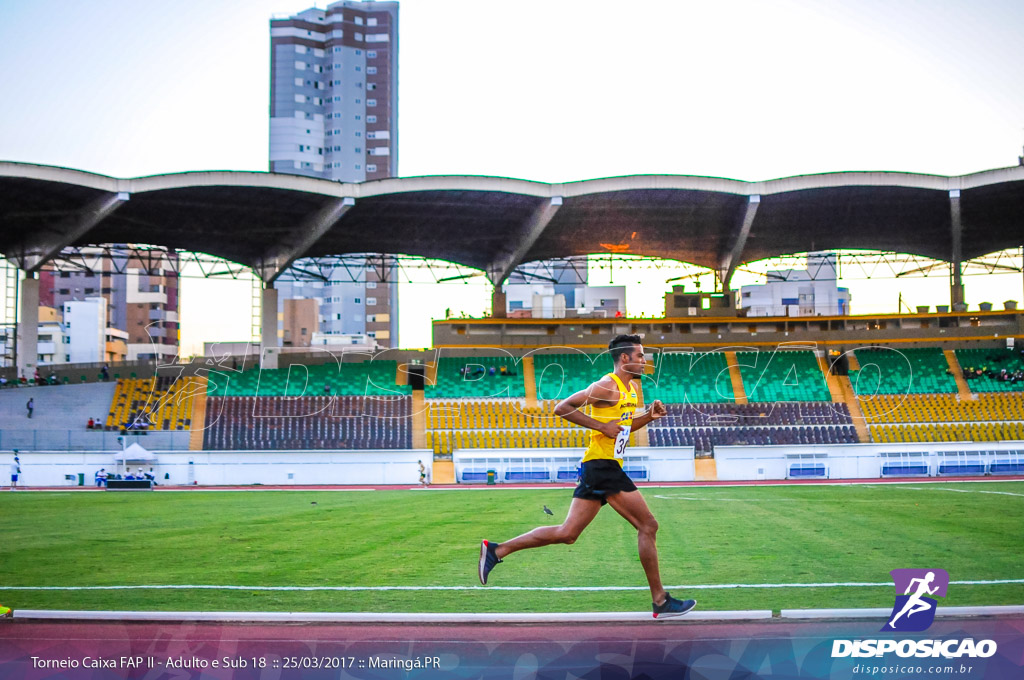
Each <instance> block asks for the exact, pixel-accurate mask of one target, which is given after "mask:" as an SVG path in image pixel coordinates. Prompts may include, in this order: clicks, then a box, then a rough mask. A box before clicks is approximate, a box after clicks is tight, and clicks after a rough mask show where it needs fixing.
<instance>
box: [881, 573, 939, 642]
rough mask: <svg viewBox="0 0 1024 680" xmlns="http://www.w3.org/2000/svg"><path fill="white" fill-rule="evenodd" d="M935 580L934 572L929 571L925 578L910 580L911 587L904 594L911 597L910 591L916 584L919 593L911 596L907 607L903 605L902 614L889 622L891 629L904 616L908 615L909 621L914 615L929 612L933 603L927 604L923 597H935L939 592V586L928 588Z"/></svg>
mask: <svg viewBox="0 0 1024 680" xmlns="http://www.w3.org/2000/svg"><path fill="white" fill-rule="evenodd" d="M934 580H935V572H934V571H929V572H928V573H927V574H926V575H925V577H924V578H913V579H910V585H908V586H907V590H906V591H905V592H904V593H903V594H904V595H910V590H911V589H912V588H913V587H914V584H915V583H916V584H917V591H916V592H915V593H914V594H913V595H910V599H909V600H907V603H906V604H905V605H903V609H901V610H900V613H899V614H897V615H896V616H894V617H892V620H891V621H889V627H890V628H895V627H896V626H895V625H894V624H895V623H896V619H898V618H900V617H901V616H903V615H904V614H906V615H907V618H908V619H909V618H910V617H911V616H913V615H914V614H916V613H918V612H925V611H928V610H929V609H931V608H932V607H933V606H934V605H933V604H932V603H930V602H925V601H924V600H922V599H921V597H922V596H924V595H934V594H935V593H936V591H938V589H939V587H938V586H935V587H934V588H929V587H928V586H929V584H931V582H932V581H934Z"/></svg>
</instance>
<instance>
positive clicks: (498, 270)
mask: <svg viewBox="0 0 1024 680" xmlns="http://www.w3.org/2000/svg"><path fill="white" fill-rule="evenodd" d="M561 207H562V197H561V196H552V197H551V200H549V201H547V202H546V203H541V204H540V205H539V206H538V207H537V209H536V210H534V211H533V213H532V214H531V215H530V217H529V219H527V220H526V223H525V224H524V225H523V228H522V229H521V230H520V231H519V233H518V234H509V240H508V244H509V245H510V246H513V245H514V246H515V249H514V250H511V251H505V254H503V255H499V256H498V257H497V258H495V259H494V261H493V262H491V263H490V264H489V265H487V278H488V279H490V281H491V283H493V284H494V286H495V287H500V286H501V282H502V281H504V280H505V279H507V278H508V277H509V274H511V273H512V271H513V270H514V269H515V268H516V267H517V266H519V263H520V262H521V261H522V259H523V258H524V257H526V253H528V252H530V248H532V247H533V244H534V243H536V242H537V239H538V238H540V235H541V234H543V233H544V230H545V229H546V228H547V226H548V224H549V223H550V222H551V219H552V218H553V217H554V216H555V213H557V212H558V209H559V208H561ZM492 313H493V310H492Z"/></svg>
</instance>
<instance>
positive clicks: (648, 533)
mask: <svg viewBox="0 0 1024 680" xmlns="http://www.w3.org/2000/svg"><path fill="white" fill-rule="evenodd" d="M608 505H610V506H612V508H613V509H614V510H615V512H617V513H619V514H620V515H622V516H623V517H624V518H625V519H626V521H627V522H629V523H630V524H632V525H633V527H634V528H635V529H636V531H637V550H638V552H639V553H640V564H641V565H642V566H643V568H644V574H645V575H646V576H647V584H648V585H649V586H650V587H651V601H652V602H654V603H656V604H661V603H662V602H664V601H665V588H663V587H662V585H661V572H660V570H659V569H658V546H657V543H656V536H657V533H658V520H656V519H654V515H652V514H651V510H650V508H648V507H647V501H645V500H644V497H643V496H642V495H641V494H640V492H639V491H620V492H619V493H617V494H612V495H611V496H609V497H608Z"/></svg>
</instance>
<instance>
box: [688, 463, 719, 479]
mask: <svg viewBox="0 0 1024 680" xmlns="http://www.w3.org/2000/svg"><path fill="white" fill-rule="evenodd" d="M693 470H694V479H695V480H696V481H698V482H715V481H718V468H717V467H715V459H714V458H696V459H694V461H693Z"/></svg>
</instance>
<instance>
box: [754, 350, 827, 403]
mask: <svg viewBox="0 0 1024 680" xmlns="http://www.w3.org/2000/svg"><path fill="white" fill-rule="evenodd" d="M736 362H737V363H738V364H739V367H740V375H741V376H742V378H743V388H744V390H745V391H746V393H747V399H748V400H750V401H768V402H772V401H831V399H832V397H831V395H830V393H829V391H828V385H827V384H826V382H825V376H824V375H822V373H821V367H820V366H819V365H818V359H817V357H815V356H814V352H811V351H809V350H765V351H763V352H737V353H736Z"/></svg>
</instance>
